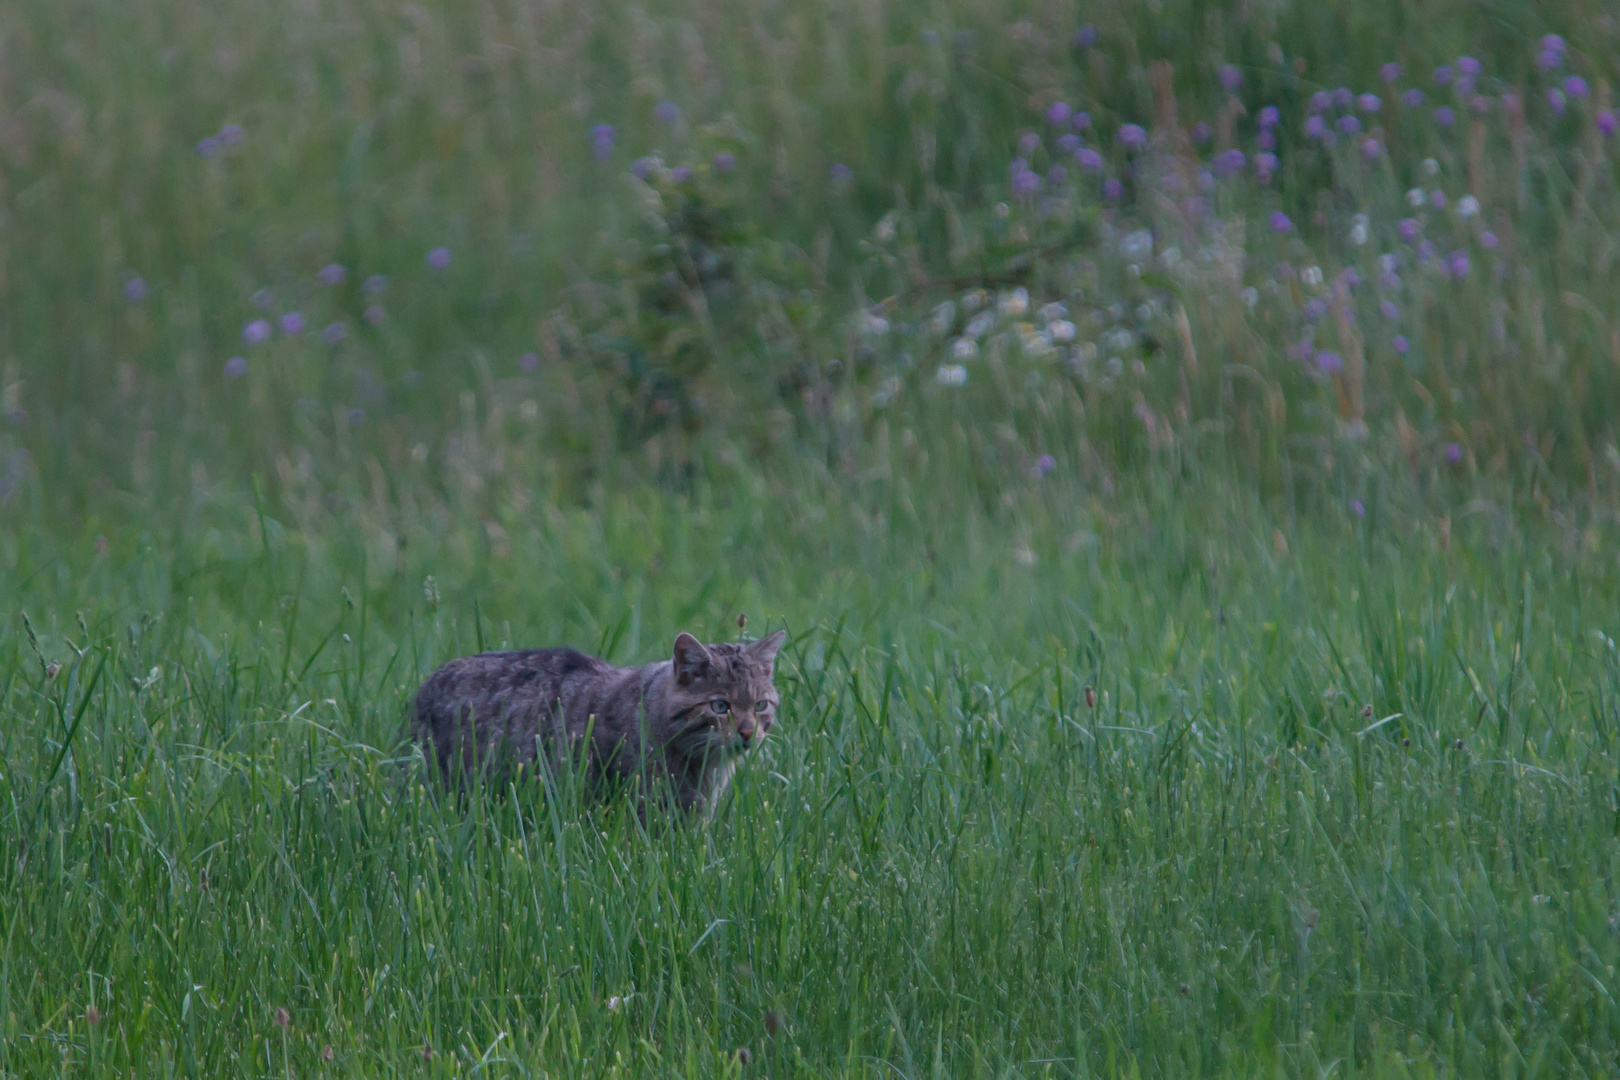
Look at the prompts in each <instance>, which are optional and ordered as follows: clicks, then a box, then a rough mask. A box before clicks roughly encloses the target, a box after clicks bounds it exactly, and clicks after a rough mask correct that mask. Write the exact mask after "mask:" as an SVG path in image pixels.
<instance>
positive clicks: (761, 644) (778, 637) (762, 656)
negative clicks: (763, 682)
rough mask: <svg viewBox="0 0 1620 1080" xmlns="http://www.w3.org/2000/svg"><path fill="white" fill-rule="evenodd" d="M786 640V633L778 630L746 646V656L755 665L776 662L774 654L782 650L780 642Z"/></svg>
mask: <svg viewBox="0 0 1620 1080" xmlns="http://www.w3.org/2000/svg"><path fill="white" fill-rule="evenodd" d="M786 640H787V631H786V630H778V631H777V632H776V633H774V634H772V635H770V636H769V637H762V638H760V639H759V640H758V641H756V642H754V643H753V644H752V645H750V646H748V655H749V657H750V658H752V659H753V660H754V662H755V663H760V664H770V663H774V662H775V661H776V654H777V653H778V652H780V651H781V649H782V642H784V641H786Z"/></svg>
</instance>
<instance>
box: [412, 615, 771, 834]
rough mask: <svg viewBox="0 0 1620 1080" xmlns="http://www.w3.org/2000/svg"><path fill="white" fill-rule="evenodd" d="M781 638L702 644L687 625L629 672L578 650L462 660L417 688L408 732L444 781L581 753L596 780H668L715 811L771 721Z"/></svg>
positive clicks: (685, 804) (679, 793)
mask: <svg viewBox="0 0 1620 1080" xmlns="http://www.w3.org/2000/svg"><path fill="white" fill-rule="evenodd" d="M786 636H787V632H786V631H784V630H778V631H777V632H776V633H774V634H772V635H770V636H769V637H767V638H762V639H761V640H759V641H755V642H752V643H749V644H745V645H731V644H714V645H704V644H702V643H701V642H699V641H698V640H697V638H695V637H693V636H692V635H691V634H687V633H682V634H681V635H679V636H678V637H676V639H675V647H674V650H673V655H672V656H671V658H670V659H668V660H659V661H656V662H654V663H651V664H646V665H644V666H642V667H628V668H621V667H615V666H614V665H612V664H610V663H608V662H607V661H606V660H599V659H597V658H596V657H594V656H586V655H585V654H584V653H581V652H577V651H575V650H573V649H528V650H524V651H521V652H490V653H480V654H479V655H477V656H467V657H463V658H462V659H460V660H452V661H450V662H449V663H447V664H445V665H444V666H443V667H441V668H439V670H438V671H435V672H434V673H433V674H432V675H431V676H429V677H428V680H427V681H426V682H424V683H423V684H422V686H421V689H419V690H418V691H417V692H416V714H415V720H414V723H413V725H412V734H413V736H414V738H415V739H416V741H417V742H419V743H420V744H421V746H422V752H423V754H424V756H425V757H426V758H427V761H428V764H429V765H430V766H431V765H437V767H438V769H439V771H440V773H441V775H442V776H443V777H444V778H445V779H446V780H451V779H455V778H457V777H458V776H459V777H460V778H461V779H463V780H466V779H471V778H472V777H474V776H475V775H478V774H480V773H482V774H485V775H493V776H496V777H501V778H504V777H505V776H506V775H507V773H508V772H509V770H511V769H512V768H513V767H525V768H526V770H527V771H529V772H530V773H531V774H532V773H533V772H535V771H537V770H539V769H544V768H551V769H558V768H568V767H569V765H570V762H571V759H572V756H573V755H574V754H575V753H577V752H578V751H579V750H580V749H583V750H584V754H585V762H586V769H587V776H588V778H589V779H590V780H591V781H593V782H594V783H595V785H596V786H599V787H600V786H604V785H606V784H611V783H612V782H614V781H637V780H639V781H640V783H641V790H642V795H643V798H644V797H645V794H646V793H647V792H648V791H649V790H651V789H652V788H653V787H654V786H655V785H660V784H667V785H668V789H667V790H668V793H669V794H670V795H671V796H672V797H673V799H674V802H675V803H676V805H678V806H680V807H681V808H682V809H686V810H690V809H694V808H711V807H712V806H713V805H714V803H715V801H716V800H717V799H718V798H719V796H720V795H721V793H723V792H724V791H725V789H726V785H727V784H728V783H729V782H730V780H731V773H732V770H733V769H734V768H735V767H736V764H737V760H738V758H739V757H741V755H742V754H743V753H745V752H746V751H748V750H749V749H750V748H752V747H754V746H757V745H758V744H759V743H760V741H761V740H763V739H764V737H765V734H766V732H768V731H770V730H771V728H772V727H774V726H775V724H776V715H777V707H778V704H779V702H780V697H779V695H778V694H777V691H776V687H775V685H774V684H773V682H772V677H773V674H774V665H775V661H776V654H777V651H778V650H779V649H781V647H782V641H783V639H784V638H785V637H786ZM587 740H588V742H587ZM582 744H584V745H583V746H582ZM537 759H539V760H538V761H537Z"/></svg>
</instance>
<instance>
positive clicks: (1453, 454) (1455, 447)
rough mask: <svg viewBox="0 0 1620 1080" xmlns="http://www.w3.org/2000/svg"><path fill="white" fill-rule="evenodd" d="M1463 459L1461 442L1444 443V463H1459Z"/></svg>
mask: <svg viewBox="0 0 1620 1080" xmlns="http://www.w3.org/2000/svg"><path fill="white" fill-rule="evenodd" d="M1462 459H1463V448H1462V443H1454V442H1448V443H1446V464H1447V465H1460V464H1462Z"/></svg>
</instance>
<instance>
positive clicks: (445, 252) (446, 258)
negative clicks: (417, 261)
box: [427, 247, 451, 270]
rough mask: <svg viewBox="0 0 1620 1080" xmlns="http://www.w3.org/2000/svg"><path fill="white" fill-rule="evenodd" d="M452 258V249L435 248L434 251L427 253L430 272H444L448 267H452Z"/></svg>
mask: <svg viewBox="0 0 1620 1080" xmlns="http://www.w3.org/2000/svg"><path fill="white" fill-rule="evenodd" d="M450 257H451V256H450V249H449V248H442V247H439V248H434V249H433V250H432V251H430V252H428V253H427V264H428V269H429V270H443V269H445V268H446V267H448V266H449V265H450Z"/></svg>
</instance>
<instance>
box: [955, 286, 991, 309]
mask: <svg viewBox="0 0 1620 1080" xmlns="http://www.w3.org/2000/svg"><path fill="white" fill-rule="evenodd" d="M987 299H989V295H988V294H987V293H986V292H985V291H984V290H983V289H974V290H973V291H971V292H965V293H963V294H962V309H963V310H964V311H978V310H979V309H980V308H982V307H984V302H985V301H986V300H987Z"/></svg>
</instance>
